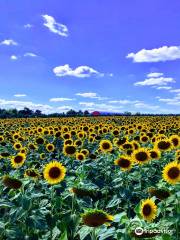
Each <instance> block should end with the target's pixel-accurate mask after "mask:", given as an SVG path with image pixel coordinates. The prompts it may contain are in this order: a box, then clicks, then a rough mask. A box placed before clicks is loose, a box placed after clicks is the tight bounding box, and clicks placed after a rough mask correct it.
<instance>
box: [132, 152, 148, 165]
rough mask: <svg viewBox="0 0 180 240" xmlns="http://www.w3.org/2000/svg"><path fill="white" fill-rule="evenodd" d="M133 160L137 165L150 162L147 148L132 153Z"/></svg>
mask: <svg viewBox="0 0 180 240" xmlns="http://www.w3.org/2000/svg"><path fill="white" fill-rule="evenodd" d="M132 159H133V160H134V161H135V162H136V163H139V164H143V163H146V162H148V161H149V160H150V153H149V151H148V150H147V149H145V148H139V149H137V150H135V151H134V152H133V153H132Z"/></svg>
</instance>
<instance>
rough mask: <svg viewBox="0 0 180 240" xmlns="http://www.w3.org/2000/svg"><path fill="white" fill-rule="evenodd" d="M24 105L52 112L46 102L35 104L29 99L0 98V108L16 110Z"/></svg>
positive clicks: (51, 108)
mask: <svg viewBox="0 0 180 240" xmlns="http://www.w3.org/2000/svg"><path fill="white" fill-rule="evenodd" d="M24 107H27V108H30V109H32V110H37V109H39V110H41V111H42V112H43V113H50V112H54V110H53V107H51V106H49V105H46V104H36V103H33V102H30V101H14V100H6V99H0V108H6V109H10V108H16V109H18V110H21V109H23V108H24Z"/></svg>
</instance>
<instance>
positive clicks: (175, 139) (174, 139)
mask: <svg viewBox="0 0 180 240" xmlns="http://www.w3.org/2000/svg"><path fill="white" fill-rule="evenodd" d="M169 140H170V142H171V143H172V145H173V148H178V147H179V146H180V137H179V136H178V135H172V136H171V137H170V138H169Z"/></svg>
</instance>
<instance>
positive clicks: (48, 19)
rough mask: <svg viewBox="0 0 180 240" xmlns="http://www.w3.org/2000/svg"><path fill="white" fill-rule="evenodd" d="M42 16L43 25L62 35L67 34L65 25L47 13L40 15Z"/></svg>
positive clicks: (65, 35)
mask: <svg viewBox="0 0 180 240" xmlns="http://www.w3.org/2000/svg"><path fill="white" fill-rule="evenodd" d="M42 17H43V19H44V26H45V27H47V28H48V29H49V30H50V31H51V32H53V33H55V34H58V35H60V36H62V37H67V36H68V28H67V26H66V25H64V24H61V23H58V22H56V20H55V19H54V17H52V16H49V15H47V14H45V15H42Z"/></svg>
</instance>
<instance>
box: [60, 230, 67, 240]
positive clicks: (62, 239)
mask: <svg viewBox="0 0 180 240" xmlns="http://www.w3.org/2000/svg"><path fill="white" fill-rule="evenodd" d="M59 240H68V237H67V231H66V230H65V231H64V232H63V233H62V234H61V236H60V238H59Z"/></svg>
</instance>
